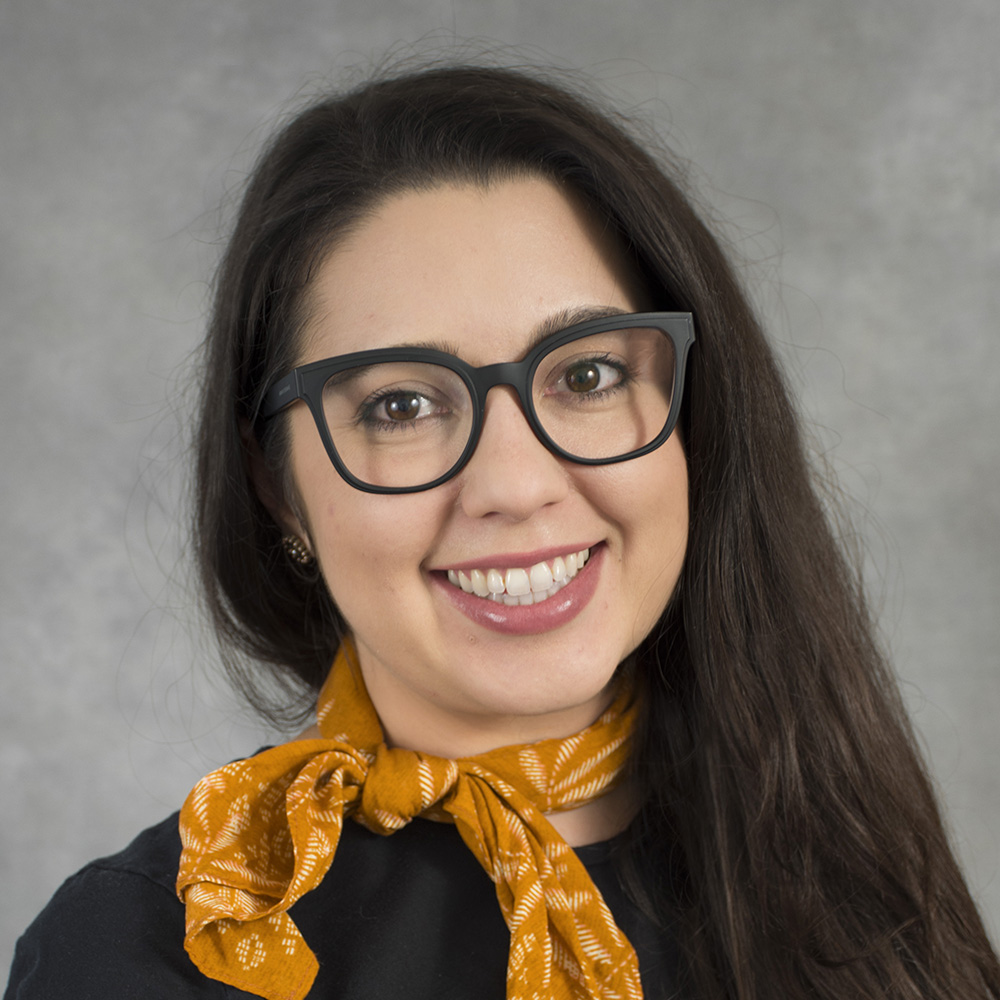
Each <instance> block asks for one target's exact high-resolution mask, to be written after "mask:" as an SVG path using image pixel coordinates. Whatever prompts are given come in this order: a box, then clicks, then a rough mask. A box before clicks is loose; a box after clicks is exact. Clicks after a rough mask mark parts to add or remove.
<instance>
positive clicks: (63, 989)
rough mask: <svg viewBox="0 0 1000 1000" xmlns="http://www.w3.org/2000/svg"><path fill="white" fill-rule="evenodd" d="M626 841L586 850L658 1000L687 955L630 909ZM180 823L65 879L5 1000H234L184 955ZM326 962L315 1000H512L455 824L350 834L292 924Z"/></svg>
mask: <svg viewBox="0 0 1000 1000" xmlns="http://www.w3.org/2000/svg"><path fill="white" fill-rule="evenodd" d="M616 843H617V840H611V841H607V842H604V843H600V844H591V845H589V846H587V847H580V848H577V849H576V852H577V854H578V855H579V857H580V860H581V861H583V863H584V864H585V865H586V867H587V871H588V872H590V875H591V878H593V880H594V882H595V884H596V885H597V887H598V888H599V889H600V890H601V893H602V894H603V895H604V898H605V900H606V901H607V904H608V906H609V907H610V908H611V912H612V913H613V914H614V917H615V920H616V921H617V923H618V926H619V927H620V928H621V929H622V930H623V931H624V932H625V934H626V935H627V936H628V938H629V940H630V941H631V942H632V945H633V946H634V947H635V949H636V952H637V953H638V956H639V967H640V975H641V977H642V982H643V989H644V992H645V996H646V998H647V1000H660V998H667V997H671V996H673V995H674V989H675V983H676V981H677V954H676V950H675V947H674V944H673V942H671V941H670V940H669V939H667V940H665V939H664V936H663V935H662V934H660V933H658V932H657V931H656V929H655V928H654V926H653V925H652V923H651V922H650V921H649V920H648V919H647V918H646V917H645V916H644V915H643V914H642V913H641V912H640V911H639V910H638V909H637V908H636V907H635V906H633V905H632V903H631V902H630V901H629V900H628V899H627V898H626V896H625V894H624V893H623V891H622V888H621V885H620V883H619V880H618V878H617V875H616V872H615V867H614V863H613V855H614V850H615V846H616ZM180 851H181V843H180V836H179V834H178V832H177V814H176V813H175V814H174V815H173V816H170V817H169V818H168V819H166V820H164V821H163V822H162V823H159V824H158V825H157V826H154V827H151V828H150V829H148V830H146V831H144V832H143V833H141V834H140V835H139V836H138V837H137V838H136V839H135V840H134V841H133V842H132V843H131V844H130V845H129V846H128V847H127V848H126V849H125V850H124V851H122V852H121V853H120V854H115V855H113V856H112V857H109V858H103V859H101V860H99V861H94V862H92V863H91V864H89V865H87V866H86V867H85V868H83V869H82V870H81V871H80V872H78V873H77V874H76V875H74V876H73V877H72V878H70V879H68V880H67V881H66V883H65V884H64V885H63V886H62V888H60V889H59V891H58V892H57V893H56V894H55V896H53V898H52V900H51V901H50V902H49V904H48V906H47V907H46V908H45V909H44V910H43V911H42V912H41V914H40V915H39V916H38V918H37V919H36V920H35V922H34V923H33V924H32V925H31V926H30V927H29V928H28V930H27V931H26V932H25V933H24V936H23V937H22V938H21V940H20V941H19V942H18V945H17V950H16V952H15V956H14V964H13V966H12V968H11V974H10V981H9V983H8V986H7V992H6V993H5V994H4V998H5V1000H53V998H58V1000H62V998H68V1000H69V998H71V1000H119V998H132V997H136V998H142V1000H160V998H162V1000H237V998H241V997H250V996H252V994H249V993H245V992H244V991H242V990H237V989H234V988H233V987H231V986H227V985H225V984H224V983H220V982H218V981H216V980H214V979H207V978H206V977H205V976H203V975H202V974H201V973H200V972H199V971H198V970H197V968H195V966H194V965H193V964H192V962H191V960H190V959H189V958H188V956H187V953H186V952H185V951H184V907H183V905H182V904H181V903H180V901H179V900H178V899H177V896H176V894H175V892H174V883H175V881H176V878H177V866H178V862H179V858H180ZM289 913H290V915H291V917H292V919H293V920H294V921H295V923H296V925H297V926H298V928H299V930H300V931H301V933H302V936H303V937H304V938H305V940H306V942H307V943H308V944H309V947H310V948H312V950H313V952H314V953H315V954H316V957H317V959H318V960H319V965H320V970H319V975H318V976H317V977H316V981H315V983H314V985H313V988H312V990H311V991H310V992H309V997H310V1000H383V998H385V1000H400V998H403V997H405V998H407V1000H424V998H427V1000H430V998H433V1000H504V996H505V980H506V969H507V951H508V947H509V941H510V938H509V934H508V931H507V927H506V925H505V924H504V921H503V916H502V915H501V913H500V906H499V904H498V903H497V899H496V893H495V891H494V888H493V883H492V882H491V881H490V880H489V877H488V876H487V875H486V873H485V872H484V871H483V869H482V868H481V867H480V865H479V862H478V861H476V859H475V857H473V855H472V853H471V852H470V851H469V849H468V848H467V847H466V846H465V844H464V843H463V842H462V839H461V837H460V836H459V833H458V831H457V829H456V828H455V827H454V826H453V825H452V824H449V823H435V822H431V821H430V820H423V819H416V820H414V821H413V822H412V823H410V824H409V825H408V826H406V827H404V828H403V829H402V830H400V831H398V832H397V833H394V834H393V835H392V836H391V837H381V836H378V835H376V834H373V833H369V832H368V831H367V830H365V829H364V828H363V827H361V826H359V825H358V824H357V823H354V822H347V823H345V824H344V830H343V834H342V836H341V840H340V845H339V846H338V848H337V853H336V856H335V858H334V862H333V865H332V866H331V868H330V871H329V873H328V874H327V877H326V878H325V879H324V880H323V882H322V884H321V885H320V886H319V887H318V888H316V889H315V890H313V891H312V892H310V893H308V894H306V895H305V896H303V897H302V898H301V899H300V900H299V901H298V902H297V903H296V904H295V905H294V906H293V907H292V908H291V910H290V911H289Z"/></svg>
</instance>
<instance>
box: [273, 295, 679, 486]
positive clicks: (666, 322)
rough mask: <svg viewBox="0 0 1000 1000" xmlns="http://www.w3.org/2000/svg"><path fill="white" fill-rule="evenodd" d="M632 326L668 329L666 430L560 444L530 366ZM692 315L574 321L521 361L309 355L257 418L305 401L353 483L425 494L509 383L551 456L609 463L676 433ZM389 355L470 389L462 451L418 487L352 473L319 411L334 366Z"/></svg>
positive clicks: (398, 352)
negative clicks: (600, 448) (629, 440)
mask: <svg viewBox="0 0 1000 1000" xmlns="http://www.w3.org/2000/svg"><path fill="white" fill-rule="evenodd" d="M631 327H636V328H638V327H642V328H650V327H652V328H653V329H656V330H660V331H661V332H662V333H665V334H666V335H667V336H668V337H669V338H670V340H671V342H672V343H673V346H674V385H673V389H672V392H671V397H670V410H669V412H668V413H667V420H666V423H665V424H664V425H663V429H662V430H661V431H660V433H659V434H657V436H656V437H655V438H653V440H652V441H650V442H649V443H648V444H645V445H643V446H642V447H641V448H636V449H635V450H634V451H630V452H627V453H626V454H624V455H616V456H614V457H612V458H580V457H578V456H576V455H571V454H570V453H569V452H567V451H564V450H563V449H562V448H560V447H559V445H557V444H556V443H555V441H553V440H552V438H550V437H549V435H548V434H547V433H546V431H545V428H544V427H543V426H542V423H541V421H540V420H539V419H538V416H537V414H536V413H535V406H534V403H533V402H532V399H531V381H532V379H533V378H534V375H535V370H536V369H537V368H538V365H539V364H540V363H541V361H542V359H543V358H545V357H546V355H548V354H550V353H551V352H552V351H553V350H555V349H556V348H559V347H562V346H564V345H565V344H569V343H572V342H573V341H574V340H582V339H583V338H584V337H589V336H592V335H593V334H597V333H607V332H609V331H611V330H624V329H629V328H631ZM694 340H695V335H694V316H693V314H692V313H688V312H641V313H623V314H620V315H615V316H607V317H602V318H600V319H592V320H586V321H584V322H583V323H575V324H574V325H573V326H568V327H566V328H565V329H564V330H559V331H557V332H556V333H553V334H552V335H551V336H549V337H546V338H545V339H544V340H541V341H539V343H537V344H536V345H535V346H534V347H533V348H532V349H531V350H530V351H529V352H528V353H527V354H526V355H525V357H524V358H523V359H522V360H521V361H502V362H498V363H496V364H492V365H482V366H481V367H478V368H477V367H475V366H473V365H470V364H468V363H467V362H465V361H463V360H462V359H461V358H459V357H456V356H455V355H454V354H448V353H447V352H445V351H437V350H432V349H430V348H421V347H381V348H377V349H375V350H371V351H355V352H354V353H352V354H340V355H337V356H336V357H333V358H324V359H323V360H321V361H312V362H310V363H309V364H306V365H299V366H298V367H297V368H293V369H292V370H291V371H290V372H289V373H288V374H287V375H284V376H283V377H281V378H279V379H278V380H277V381H276V382H274V383H273V384H272V385H271V386H270V387H269V388H268V390H267V391H266V392H265V394H264V400H263V404H262V406H261V410H260V417H261V419H263V420H269V419H271V418H272V417H274V416H276V415H277V414H278V413H280V412H281V411H282V410H284V409H285V408H286V407H288V406H290V405H291V404H292V403H294V402H295V401H296V400H299V399H301V400H303V401H304V402H305V403H306V405H307V406H308V407H309V410H310V412H311V413H312V417H313V421H314V423H315V424H316V429H317V430H318V431H319V436H320V439H321V440H322V442H323V446H324V447H325V448H326V453H327V455H328V456H329V458H330V461H331V462H332V463H333V466H334V468H335V469H336V470H337V472H338V473H339V474H340V476H341V477H342V478H343V479H344V480H345V481H346V482H347V483H349V484H350V485H351V486H353V487H354V488H355V489H358V490H361V491H362V492H365V493H382V494H388V493H422V492H423V491H424V490H431V489H434V487H435V486H440V485H441V484H442V483H445V482H447V481H448V480H449V479H452V478H453V477H454V476H456V475H457V474H458V473H459V472H460V471H461V470H462V468H463V466H464V465H465V464H466V463H467V462H468V461H469V459H470V458H471V457H472V455H473V453H474V452H475V450H476V446H477V445H478V443H479V437H480V434H481V433H482V429H483V423H484V421H485V417H486V397H487V394H488V393H489V391H490V389H492V388H493V387H494V386H498V385H507V386H510V387H511V388H512V389H513V390H514V391H515V392H516V393H517V397H518V399H519V400H520V403H521V410H522V412H523V413H524V416H525V419H526V420H527V421H528V426H529V427H531V430H532V431H533V432H534V434H535V437H537V438H538V440H539V441H541V443H542V444H543V445H545V447H546V448H547V449H548V450H549V451H550V452H551V453H552V454H554V455H556V456H558V457H560V458H564V459H566V460H567V461H569V462H573V463H574V464H576V465H613V464H616V463H618V462H627V461H629V460H630V459H633V458H639V457H640V456H641V455H646V454H648V453H649V452H651V451H655V450H656V449H657V448H659V447H660V445H662V444H663V443H664V442H665V441H666V440H667V438H668V437H670V435H671V434H672V433H673V431H674V428H675V427H676V426H677V418H678V416H679V415H680V408H681V399H682V396H683V392H684V371H685V368H686V367H687V357H688V351H689V350H690V348H691V345H692V344H693V343H694ZM390 361H411V362H422V363H425V364H434V365H439V366H441V367H443V368H447V369H448V370H449V371H452V372H454V373H455V374H456V375H458V376H459V378H461V379H462V381H463V382H464V383H465V386H466V388H467V390H468V392H469V398H470V400H471V401H472V407H473V413H472V427H471V428H470V430H469V440H468V442H467V444H466V446H465V449H464V450H463V451H462V454H461V455H460V456H459V457H458V459H457V460H456V461H455V462H454V463H453V464H452V466H451V468H449V469H448V470H447V471H446V472H445V473H444V474H442V475H440V476H438V477H437V479H434V480H432V481H431V482H429V483H424V484H423V485H421V486H375V485H373V484H371V483H366V482H363V481H362V480H360V479H358V478H357V477H356V476H354V475H353V474H352V473H351V471H350V470H349V469H348V468H347V467H346V466H345V465H344V463H343V462H342V461H341V458H340V455H339V454H338V453H337V449H336V446H335V445H334V443H333V438H332V437H331V436H330V428H329V427H328V425H327V422H326V414H325V412H324V410H323V387H324V386H325V385H326V383H327V381H328V380H329V379H330V378H331V377H332V376H334V375H336V374H338V373H339V372H342V371H346V370H348V369H349V368H358V367H362V366H365V365H372V364H377V363H381V362H390Z"/></svg>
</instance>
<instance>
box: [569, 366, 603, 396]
mask: <svg viewBox="0 0 1000 1000" xmlns="http://www.w3.org/2000/svg"><path fill="white" fill-rule="evenodd" d="M600 384H601V371H600V368H599V367H598V366H597V365H596V364H593V363H589V364H585V365H578V366H577V367H575V368H571V369H570V370H569V371H568V372H566V385H567V387H568V388H569V390H570V392H593V391H594V390H595V389H596V388H597V387H598V386H599V385H600Z"/></svg>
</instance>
